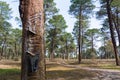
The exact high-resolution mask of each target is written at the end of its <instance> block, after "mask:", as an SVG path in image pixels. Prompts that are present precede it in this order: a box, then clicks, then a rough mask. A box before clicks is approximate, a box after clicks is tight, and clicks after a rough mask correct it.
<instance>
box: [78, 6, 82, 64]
mask: <svg viewBox="0 0 120 80" xmlns="http://www.w3.org/2000/svg"><path fill="white" fill-rule="evenodd" d="M81 15H82V11H81V6H80V12H79V38H78V48H79V56H78V63H79V64H80V63H81Z"/></svg>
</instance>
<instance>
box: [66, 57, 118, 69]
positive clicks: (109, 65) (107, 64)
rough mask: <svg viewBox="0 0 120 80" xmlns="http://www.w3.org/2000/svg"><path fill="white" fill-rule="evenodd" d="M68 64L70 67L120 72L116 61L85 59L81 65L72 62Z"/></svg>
mask: <svg viewBox="0 0 120 80" xmlns="http://www.w3.org/2000/svg"><path fill="white" fill-rule="evenodd" d="M66 62H67V63H68V64H70V65H76V66H82V67H91V68H100V69H114V70H120V66H116V64H115V60H114V59H83V60H82V62H81V64H78V62H77V61H72V60H70V61H66Z"/></svg>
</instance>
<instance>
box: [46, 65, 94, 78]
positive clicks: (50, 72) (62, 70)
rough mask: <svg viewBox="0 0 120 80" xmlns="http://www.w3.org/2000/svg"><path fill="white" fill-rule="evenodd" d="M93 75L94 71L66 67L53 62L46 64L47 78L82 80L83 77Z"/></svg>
mask: <svg viewBox="0 0 120 80" xmlns="http://www.w3.org/2000/svg"><path fill="white" fill-rule="evenodd" d="M52 65H53V66H52ZM95 75H96V73H95V72H89V71H86V70H82V69H76V68H68V67H64V66H61V65H58V64H55V63H54V64H47V79H48V80H82V79H84V78H92V77H94V76H95Z"/></svg>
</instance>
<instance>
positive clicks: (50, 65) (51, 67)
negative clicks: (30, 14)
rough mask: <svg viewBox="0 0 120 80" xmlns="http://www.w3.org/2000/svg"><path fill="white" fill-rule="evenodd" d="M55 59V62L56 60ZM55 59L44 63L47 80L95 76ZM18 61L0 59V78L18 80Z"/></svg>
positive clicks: (94, 63) (102, 64)
mask: <svg viewBox="0 0 120 80" xmlns="http://www.w3.org/2000/svg"><path fill="white" fill-rule="evenodd" d="M58 61H59V62H62V63H63V64H70V65H76V66H82V67H92V68H104V69H118V70H120V66H116V65H115V60H110V59H109V60H90V59H87V60H82V62H81V64H78V63H77V61H76V60H72V59H71V60H69V61H67V60H66V61H62V60H58ZM58 61H57V62H58ZM57 62H56V61H54V62H49V61H47V62H46V63H47V64H46V78H47V80H83V79H84V80H90V78H93V77H95V76H96V72H91V71H87V70H82V69H76V68H70V67H65V66H62V65H59V64H57ZM20 65H21V64H20V61H11V60H2V61H0V80H20Z"/></svg>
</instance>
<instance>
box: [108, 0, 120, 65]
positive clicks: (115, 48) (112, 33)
mask: <svg viewBox="0 0 120 80" xmlns="http://www.w3.org/2000/svg"><path fill="white" fill-rule="evenodd" d="M106 2H107V6H106V8H107V14H108V19H109V26H110V33H111V38H112V43H113V48H114V53H115V58H116V65H117V66H118V65H120V63H119V56H118V51H117V46H116V41H115V38H114V29H113V24H112V14H111V8H110V0H106Z"/></svg>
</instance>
